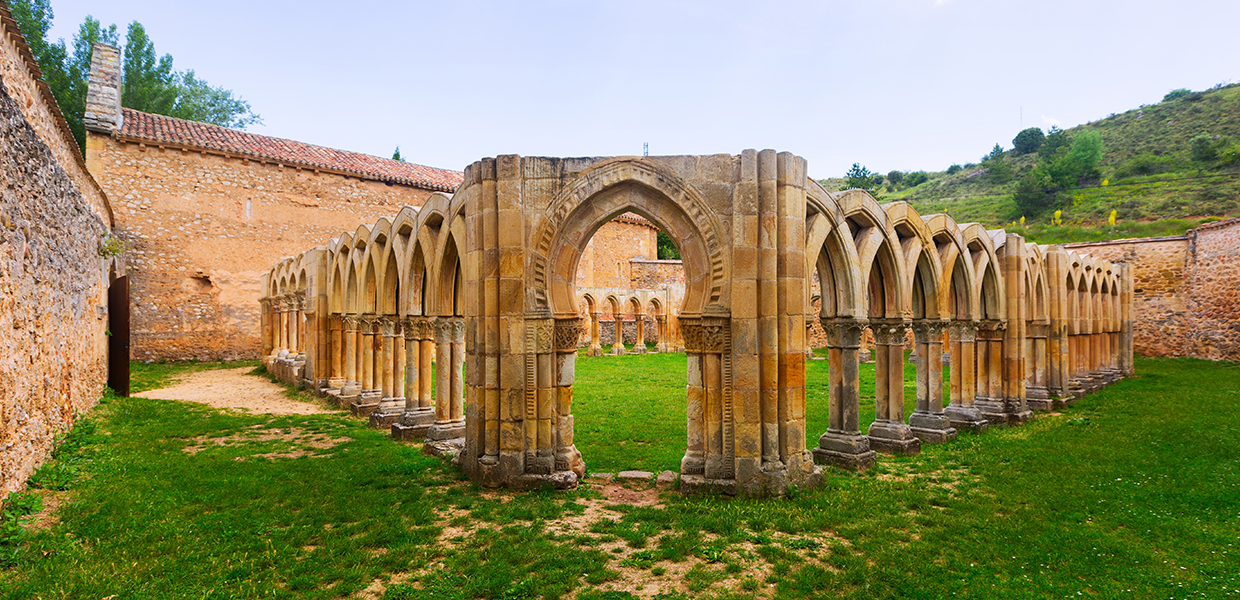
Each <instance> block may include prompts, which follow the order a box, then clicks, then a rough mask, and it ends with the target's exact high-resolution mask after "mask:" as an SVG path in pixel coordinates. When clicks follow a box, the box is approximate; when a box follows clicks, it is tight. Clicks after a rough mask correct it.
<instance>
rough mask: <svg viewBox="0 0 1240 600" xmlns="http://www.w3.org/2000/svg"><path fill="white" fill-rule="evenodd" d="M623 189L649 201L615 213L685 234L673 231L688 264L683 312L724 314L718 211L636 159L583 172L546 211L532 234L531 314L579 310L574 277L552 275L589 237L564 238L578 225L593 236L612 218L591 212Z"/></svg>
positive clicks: (674, 178)
mask: <svg viewBox="0 0 1240 600" xmlns="http://www.w3.org/2000/svg"><path fill="white" fill-rule="evenodd" d="M623 185H636V186H638V187H639V188H640V189H641V191H642V192H643V195H644V197H645V200H647V202H648V203H647V204H646V205H644V206H643V205H641V203H636V202H628V203H624V204H623V206H621V207H620V208H619V209H618V210H612V211H610V212H616V213H617V214H618V213H619V212H625V211H631V212H635V213H638V214H640V215H642V216H643V217H645V218H647V219H649V220H651V221H652V222H654V223H655V224H656V225H657V226H659V227H660V228H661V229H664V230H667V229H679V230H682V233H683V235H681V236H676V235H675V232H668V233H671V234H673V237H677V238H678V239H677V240H676V241H677V243H678V245H680V246H681V253H682V256H683V257H684V260H685V273H686V293H685V307H684V310H683V311H682V314H686V316H688V315H694V314H714V313H718V314H726V312H727V310H726V309H725V308H724V307H723V306H722V305H721V302H722V296H723V285H724V283H725V278H726V274H727V273H728V269H727V261H728V251H727V245H726V244H725V241H724V240H723V234H722V231H723V230H722V228H721V227H720V224H719V219H718V217H717V215H716V213H715V211H714V210H712V209H711V208H710V207H709V206H708V205H707V204H706V201H705V200H704V199H703V198H702V197H701V196H700V195H699V194H698V192H697V190H695V189H693V187H692V186H690V185H689V184H687V183H686V182H685V181H684V180H682V179H681V178H679V177H677V176H676V175H674V174H673V173H670V172H668V171H667V170H665V169H662V168H659V167H658V166H656V165H654V164H651V163H649V162H646V161H642V160H640V159H632V158H623V159H616V160H611V161H607V162H604V163H601V164H598V165H595V166H593V167H591V168H590V169H588V170H586V171H584V172H582V173H581V175H580V176H579V177H578V178H577V179H576V180H575V181H573V182H572V184H571V185H569V186H568V187H567V188H565V189H564V190H562V191H561V192H560V193H559V194H558V195H557V196H556V198H555V199H554V200H553V201H552V203H551V205H550V206H549V207H548V208H547V211H546V213H545V216H546V218H545V220H543V221H542V222H541V223H540V224H539V226H538V228H537V233H536V234H535V236H534V240H535V246H534V248H533V251H532V255H533V256H532V261H531V264H532V275H533V283H534V290H533V301H534V306H533V311H532V312H534V313H542V314H549V313H552V312H556V313H557V315H559V316H563V317H568V316H569V312H572V313H575V312H576V305H575V304H574V303H573V302H571V300H572V299H573V298H574V297H575V294H573V293H572V288H573V287H574V286H573V283H574V282H573V274H572V273H568V274H564V273H559V272H553V271H554V267H555V266H556V263H557V261H558V260H559V257H560V255H561V253H563V252H566V251H568V252H580V250H581V249H580V248H578V247H577V246H584V243H585V241H588V240H589V237H588V236H583V237H584V240H576V241H574V240H570V239H567V236H566V235H565V233H566V232H569V231H572V230H574V229H575V226H577V225H581V226H583V227H584V228H585V229H586V230H587V231H591V230H593V229H597V227H599V226H601V225H602V224H603V223H605V222H607V221H608V220H610V219H611V218H612V217H614V215H612V214H610V213H609V214H589V211H590V210H592V208H593V207H592V203H593V202H594V200H595V199H596V198H600V197H601V196H602V195H604V194H606V193H607V192H609V191H612V190H615V189H616V188H618V187H620V186H623ZM694 274H696V275H697V276H696V277H695V276H694ZM556 288H563V289H556ZM557 291H558V292H559V293H560V294H562V295H563V299H562V301H563V302H566V304H565V305H564V306H559V304H560V302H556V301H555V300H554V298H555V297H556V292H557ZM570 305H571V306H570ZM559 313H563V314H559Z"/></svg>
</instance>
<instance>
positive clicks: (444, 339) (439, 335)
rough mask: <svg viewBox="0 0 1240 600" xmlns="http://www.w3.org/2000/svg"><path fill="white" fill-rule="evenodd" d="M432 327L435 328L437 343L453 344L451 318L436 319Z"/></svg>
mask: <svg viewBox="0 0 1240 600" xmlns="http://www.w3.org/2000/svg"><path fill="white" fill-rule="evenodd" d="M431 326H432V327H434V328H435V343H437V344H448V343H451V342H452V318H451V317H435V318H434V321H433V323H432V324H431Z"/></svg>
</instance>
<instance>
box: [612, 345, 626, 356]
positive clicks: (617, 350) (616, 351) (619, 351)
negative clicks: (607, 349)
mask: <svg viewBox="0 0 1240 600" xmlns="http://www.w3.org/2000/svg"><path fill="white" fill-rule="evenodd" d="M611 353H612V355H613V356H624V346H613V347H612V349H611Z"/></svg>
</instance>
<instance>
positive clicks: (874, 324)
mask: <svg viewBox="0 0 1240 600" xmlns="http://www.w3.org/2000/svg"><path fill="white" fill-rule="evenodd" d="M870 330H871V331H872V332H874V356H875V359H874V403H875V404H874V406H875V411H876V412H875V418H874V422H873V423H871V424H870V430H869V433H868V434H867V435H868V436H869V438H870V447H872V448H874V449H875V450H880V451H883V452H891V453H894V454H917V453H918V452H921V440H919V439H917V437H916V436H914V435H913V431H912V428H911V427H909V426H908V424H907V423H905V422H904V337H905V335H906V334H907V333H908V325H907V324H906V323H904V322H903V321H896V320H885V319H870Z"/></svg>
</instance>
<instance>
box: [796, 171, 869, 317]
mask: <svg viewBox="0 0 1240 600" xmlns="http://www.w3.org/2000/svg"><path fill="white" fill-rule="evenodd" d="M808 196H809V197H808V206H809V208H810V209H811V210H810V211H808V212H809V214H808V216H807V217H806V226H805V230H806V237H807V243H806V250H805V258H806V268H807V270H806V272H807V273H808V272H811V271H813V270H816V271H817V272H818V280H819V288H820V290H821V293H822V296H821V300H822V304H821V306H820V308H819V312H818V315H819V318H856V317H859V316H861V315H862V306H863V304H864V302H865V292H864V284H863V283H862V282H863V279H862V276H861V268H860V265H861V259H860V258H858V257H857V248H856V246H855V245H854V244H853V239H852V232H851V231H850V230H849V227H848V224H847V222H846V221H845V219H844V215H843V212H842V211H841V209H840V207H839V205H838V204H837V202H836V200H835V198H834V197H832V196H831V195H830V194H828V193H827V192H826V190H824V189H822V187H821V186H819V185H818V184H817V182H814V183H813V184H812V185H811V186H810V188H809V194H808ZM807 279H808V278H807ZM806 294H807V295H809V294H810V292H809V286H808V285H807V286H806ZM811 306H812V304H811Z"/></svg>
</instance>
